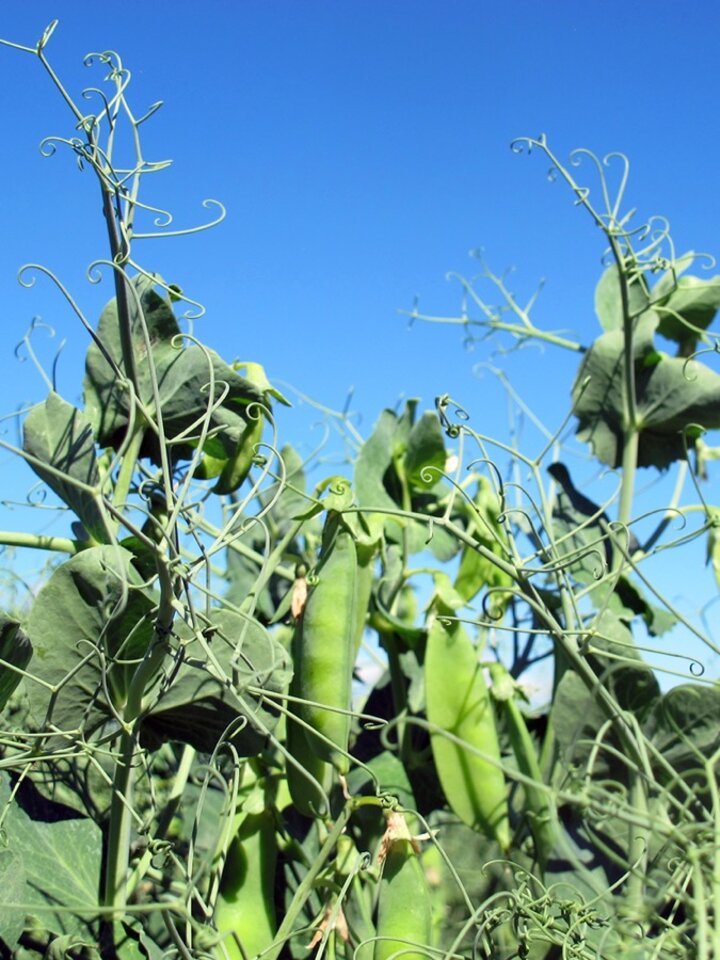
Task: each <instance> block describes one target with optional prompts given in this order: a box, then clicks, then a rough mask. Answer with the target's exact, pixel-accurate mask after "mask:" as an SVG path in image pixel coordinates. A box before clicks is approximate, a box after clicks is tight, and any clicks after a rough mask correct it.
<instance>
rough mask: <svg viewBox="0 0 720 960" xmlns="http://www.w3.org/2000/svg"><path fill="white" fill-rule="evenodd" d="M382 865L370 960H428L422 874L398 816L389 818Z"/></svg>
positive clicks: (426, 898)
mask: <svg viewBox="0 0 720 960" xmlns="http://www.w3.org/2000/svg"><path fill="white" fill-rule="evenodd" d="M384 844H385V848H386V851H387V852H386V855H385V863H384V866H383V872H382V878H381V880H380V892H379V896H378V913H377V939H376V940H375V948H374V951H373V960H388V958H390V957H396V958H400V957H402V960H427V958H428V956H429V955H430V954H429V953H428V951H427V950H413V949H412V947H413V946H415V945H420V946H426V947H427V946H429V945H430V941H431V938H432V910H431V905H430V893H429V890H428V886H427V881H426V879H425V873H424V871H423V868H422V864H421V862H420V857H419V855H418V853H417V850H416V847H415V844H414V842H413V840H412V839H411V837H410V832H409V830H408V828H407V825H406V823H405V820H404V818H403V817H402V815H401V814H398V813H393V814H391V815H390V818H389V822H388V830H387V832H386V835H385V839H384Z"/></svg>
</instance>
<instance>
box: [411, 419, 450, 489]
mask: <svg viewBox="0 0 720 960" xmlns="http://www.w3.org/2000/svg"><path fill="white" fill-rule="evenodd" d="M446 460H447V453H446V451H445V437H444V434H443V432H442V428H441V426H440V421H439V419H438V416H437V413H435V412H434V411H430V410H426V411H425V413H423V415H422V416H421V417H420V419H419V420H418V421H417V423H415V424H413V426H412V429H411V430H410V436H409V437H408V443H407V450H406V451H405V464H404V466H405V476H406V477H407V481H408V483H409V484H410V486H412V487H417V488H418V489H420V490H428V489H429V488H431V487H434V486H435V485H436V484H437V482H438V480H439V479H440V477H441V475H442V473H443V471H444V470H445V461H446Z"/></svg>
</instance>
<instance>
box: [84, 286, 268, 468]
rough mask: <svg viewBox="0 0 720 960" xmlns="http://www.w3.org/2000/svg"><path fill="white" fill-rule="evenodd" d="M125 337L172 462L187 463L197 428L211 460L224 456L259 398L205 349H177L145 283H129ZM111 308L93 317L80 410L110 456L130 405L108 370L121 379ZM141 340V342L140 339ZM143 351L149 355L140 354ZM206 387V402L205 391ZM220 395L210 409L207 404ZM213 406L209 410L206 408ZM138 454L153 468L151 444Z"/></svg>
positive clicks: (170, 318) (159, 303) (174, 328)
mask: <svg viewBox="0 0 720 960" xmlns="http://www.w3.org/2000/svg"><path fill="white" fill-rule="evenodd" d="M130 292H131V293H133V292H134V295H132V296H129V298H128V300H129V313H130V336H131V340H132V345H133V354H134V356H135V359H136V370H137V378H138V390H139V394H140V400H141V401H142V402H143V404H145V405H146V407H147V408H148V409H149V410H150V411H151V412H152V414H153V416H154V417H156V418H157V417H160V416H161V417H162V421H163V427H164V430H165V436H166V438H167V439H169V440H173V439H175V438H181V437H182V444H181V445H178V444H176V445H175V447H174V453H175V456H176V457H185V458H189V457H190V456H192V452H193V449H192V444H193V442H197V440H198V438H199V436H200V434H201V432H202V424H203V421H207V422H208V426H209V427H210V428H212V432H213V436H212V438H211V439H209V440H208V442H207V448H208V452H209V453H210V454H211V455H212V456H213V457H217V458H221V457H222V456H223V455H224V456H226V457H227V456H230V455H231V454H232V453H233V451H234V450H235V448H236V446H237V443H238V440H239V438H240V436H241V434H242V432H243V430H244V429H245V426H246V421H245V419H244V418H243V416H242V412H243V410H244V408H245V407H246V406H247V404H248V403H250V402H252V401H259V402H261V401H262V399H263V395H262V391H261V390H259V389H258V388H257V387H255V386H254V385H253V384H251V383H250V382H249V381H248V380H246V379H245V378H244V377H241V376H240V375H239V374H238V373H237V372H236V371H235V370H234V369H233V368H232V367H231V366H230V365H229V364H227V363H225V362H224V361H223V360H222V359H221V358H220V357H219V356H218V355H217V354H216V353H215V352H214V351H213V350H209V349H207V348H206V347H200V346H198V345H191V346H184V345H183V343H182V342H181V339H180V328H179V326H178V323H177V320H176V319H175V315H174V313H173V311H172V308H171V306H170V303H169V301H168V300H166V299H165V298H164V297H161V296H160V295H159V294H158V293H157V292H156V290H155V289H154V285H153V281H152V279H151V278H148V277H145V276H137V277H135V278H133V280H132V281H130ZM119 323H120V322H119V317H118V309H117V302H116V300H115V299H112V300H111V301H110V302H109V303H108V304H107V306H106V307H105V309H104V310H103V312H102V314H101V316H100V322H99V324H98V330H97V334H98V338H99V340H100V342H101V343H102V344H103V348H104V351H103V350H101V349H100V347H99V346H98V345H97V343H95V342H93V343H91V344H90V347H89V348H88V352H87V356H86V360H85V404H86V409H87V413H88V416H89V417H90V421H91V423H92V425H93V428H94V430H95V433H96V435H97V438H98V442H99V443H100V445H101V446H103V447H106V446H112V447H114V448H115V449H118V447H119V445H120V443H122V440H123V438H124V435H125V431H126V428H127V425H128V420H129V416H130V410H131V404H130V398H129V394H128V390H127V387H126V386H125V385H124V384H122V383H119V382H118V375H117V372H116V370H115V369H114V367H113V365H112V364H111V363H110V362H109V361H108V357H110V358H111V359H112V361H113V362H114V365H115V366H116V367H117V369H118V370H120V371H121V373H123V374H124V373H125V365H124V362H123V353H122V346H121V341H120V325H119ZM146 334H147V338H146ZM148 344H149V347H150V349H149V351H148ZM153 373H154V375H155V378H156V380H157V384H158V393H159V400H160V411H157V410H155V400H154V394H153ZM211 380H212V381H214V385H215V389H214V395H213V394H211V392H210V390H209V387H208V385H209V384H210V382H211ZM222 394H225V395H224V397H223V400H222V403H221V404H220V406H219V407H218V406H217V404H216V403H215V404H214V405H213V401H217V399H218V398H219V397H220V396H221V395H222ZM210 407H213V409H212V411H211V412H210V411H209V408H210ZM141 452H142V454H143V455H144V456H150V457H152V458H153V460H155V461H156V462H157V461H158V459H159V452H158V441H157V438H156V437H154V436H153V435H148V436H147V437H146V439H145V442H144V445H143V448H142V451H141Z"/></svg>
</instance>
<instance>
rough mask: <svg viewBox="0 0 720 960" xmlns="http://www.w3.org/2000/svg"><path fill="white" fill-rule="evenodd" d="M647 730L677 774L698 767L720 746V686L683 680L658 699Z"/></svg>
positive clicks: (668, 765) (646, 727)
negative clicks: (684, 682)
mask: <svg viewBox="0 0 720 960" xmlns="http://www.w3.org/2000/svg"><path fill="white" fill-rule="evenodd" d="M645 729H646V733H648V734H649V735H650V736H652V740H653V743H654V744H655V746H656V747H657V748H658V750H659V751H660V753H661V755H662V757H663V759H664V761H665V762H666V764H667V768H668V769H669V768H670V767H672V769H673V771H674V772H675V773H676V774H682V773H683V772H684V771H690V770H694V769H697V768H698V766H700V764H701V762H702V760H703V759H705V758H710V757H712V756H714V755H715V754H716V752H717V750H718V749H719V748H720V688H718V687H716V686H715V687H707V686H703V685H701V684H695V683H686V684H682V685H681V686H679V687H674V688H673V689H672V690H669V691H668V692H667V693H666V694H665V695H664V696H663V697H662V699H661V700H659V701H658V703H657V705H656V707H655V710H654V711H653V714H652V716H651V717H650V718H649V720H648V722H647V724H646V726H645Z"/></svg>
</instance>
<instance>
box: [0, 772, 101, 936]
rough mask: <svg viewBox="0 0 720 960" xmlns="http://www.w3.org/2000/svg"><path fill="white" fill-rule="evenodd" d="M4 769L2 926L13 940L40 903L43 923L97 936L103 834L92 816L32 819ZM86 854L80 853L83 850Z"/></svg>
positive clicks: (0, 782)
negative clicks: (52, 820) (95, 915)
mask: <svg viewBox="0 0 720 960" xmlns="http://www.w3.org/2000/svg"><path fill="white" fill-rule="evenodd" d="M10 797H11V788H10V783H9V780H8V778H7V776H6V775H5V774H2V773H0V812H1V813H2V815H3V824H2V840H3V842H2V844H0V890H2V897H0V931H2V936H3V937H4V938H5V939H6V942H10V943H14V942H15V941H16V940H17V938H18V937H19V936H20V934H21V933H22V931H23V928H24V927H25V918H26V915H27V914H28V913H32V909H33V907H37V915H38V917H40V918H41V920H42V923H43V926H46V927H47V928H48V930H50V931H51V932H53V933H56V934H70V933H72V934H77V935H79V936H82V937H88V939H89V940H90V942H94V938H93V936H92V921H93V913H94V912H95V911H97V908H98V894H99V888H100V860H101V852H102V835H101V832H100V828H99V827H98V826H97V825H96V824H94V823H93V822H92V821H91V820H86V819H82V820H61V821H58V822H56V823H45V822H43V821H40V820H31V819H30V817H28V816H27V814H26V813H24V811H23V810H21V809H20V807H19V806H18V805H17V804H16V803H14V802H13V801H11V799H10ZM80 854H81V855H80Z"/></svg>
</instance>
